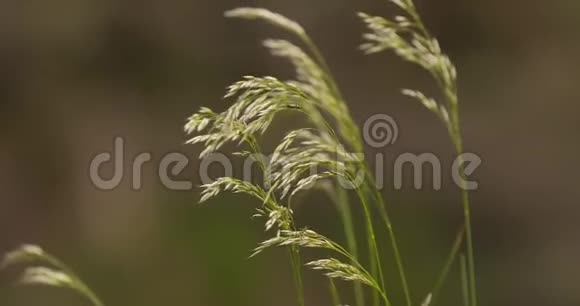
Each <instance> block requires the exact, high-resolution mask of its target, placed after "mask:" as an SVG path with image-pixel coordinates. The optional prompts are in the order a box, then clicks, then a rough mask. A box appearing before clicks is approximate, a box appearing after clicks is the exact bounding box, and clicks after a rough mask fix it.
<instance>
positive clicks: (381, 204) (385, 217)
mask: <svg viewBox="0 0 580 306" xmlns="http://www.w3.org/2000/svg"><path fill="white" fill-rule="evenodd" d="M364 167H365V168H364V169H365V176H366V180H365V182H366V184H365V185H366V186H367V188H368V189H369V190H372V191H373V193H374V196H375V199H376V201H377V202H376V203H377V210H378V211H379V214H380V215H381V219H382V221H383V223H384V225H385V226H386V228H387V232H388V234H389V239H390V241H391V248H392V250H393V254H394V256H395V263H396V266H397V270H398V272H399V278H400V279H401V285H402V287H403V293H404V295H405V302H406V304H407V306H411V305H412V302H411V293H410V290H409V285H408V282H407V275H406V273H405V267H404V265H403V260H402V258H401V252H400V251H399V244H398V242H397V235H396V234H395V230H394V229H393V224H392V222H391V218H390V217H389V214H388V211H387V206H386V204H385V201H384V199H383V196H382V195H381V194H380V193H379V191H378V190H377V189H376V188H373V187H372V186H376V184H375V180H374V178H373V177H372V174H371V172H370V170H369V168H368V165H366V164H365V165H364ZM369 185H370V186H369Z"/></svg>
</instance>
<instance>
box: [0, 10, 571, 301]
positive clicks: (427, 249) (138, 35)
mask: <svg viewBox="0 0 580 306" xmlns="http://www.w3.org/2000/svg"><path fill="white" fill-rule="evenodd" d="M417 5H418V7H419V8H420V11H421V12H422V13H423V15H424V17H425V20H426V23H427V24H428V25H429V27H430V28H431V29H432V30H433V32H434V33H435V34H436V36H438V37H439V38H440V41H441V44H442V45H443V47H444V49H446V50H447V51H448V53H449V54H450V55H451V57H452V59H453V60H454V61H455V62H456V64H457V66H458V69H459V73H460V81H459V83H460V84H459V85H460V92H461V107H462V109H461V111H462V114H461V115H462V123H463V129H464V136H465V146H466V149H467V150H468V151H471V152H475V153H477V154H479V155H480V156H482V158H483V165H482V166H481V168H480V169H479V170H478V172H477V173H476V178H477V179H478V180H479V181H480V188H479V190H478V191H476V192H475V193H473V205H474V206H473V218H474V221H473V223H474V231H475V241H476V245H475V247H476V260H477V272H478V279H479V291H480V299H481V305H506V306H507V305H579V304H580V263H579V259H578V258H580V222H579V221H578V220H579V219H580V218H579V217H580V207H578V204H580V203H579V201H578V199H579V198H580V191H579V190H580V189H579V188H578V182H579V175H578V174H579V172H580V162H579V161H578V157H579V156H580V154H579V153H580V141H579V140H580V139H579V137H578V130H579V128H580V120H579V119H578V114H579V112H580V92H579V90H578V88H579V82H580V59H579V56H578V55H579V54H580V31H579V29H580V1H577V0H554V1H505V0H487V1H460V0H439V1H427V0H418V1H417ZM238 6H263V7H267V8H269V9H272V10H275V11H278V12H280V13H282V14H284V15H286V16H288V17H290V18H292V19H295V20H297V21H298V22H300V23H301V24H302V25H303V26H304V27H305V28H306V29H307V30H308V31H309V33H310V34H311V36H312V37H313V38H314V39H315V41H316V42H317V43H318V44H319V46H320V48H321V49H322V51H323V53H324V54H325V56H326V57H327V60H328V62H329V64H330V66H331V67H332V69H333V71H334V73H335V76H336V78H337V79H338V82H339V84H340V86H341V87H342V90H343V92H344V95H345V96H346V98H347V100H348V101H349V103H350V105H351V108H352V111H353V115H354V117H355V118H356V119H357V121H358V122H360V123H361V124H362V123H364V121H365V119H366V118H368V117H369V116H371V115H373V114H375V113H387V114H389V115H391V116H392V117H394V118H396V120H397V122H398V124H399V129H400V136H399V141H398V142H397V143H396V144H395V145H393V146H391V147H388V148H387V149H386V150H385V151H384V153H386V154H387V155H388V156H389V158H391V157H392V156H396V155H397V154H398V153H402V152H414V153H420V152H434V153H436V154H438V155H439V156H442V158H443V159H444V160H447V161H449V160H450V159H451V157H452V150H451V144H450V143H449V141H448V139H447V136H446V134H445V130H444V128H443V127H442V126H441V125H440V123H439V122H438V121H437V120H436V119H435V118H434V117H433V116H432V115H431V114H430V113H428V112H427V111H425V110H424V109H423V108H422V107H421V106H420V105H418V104H417V103H414V102H412V101H408V100H407V99H405V98H403V97H401V96H400V95H399V94H398V92H399V90H398V89H399V88H401V87H411V88H424V89H426V91H427V92H435V91H434V89H435V87H434V84H432V82H431V80H430V79H429V78H428V76H427V75H426V74H425V73H424V72H423V71H421V70H419V69H417V68H415V67H413V66H411V65H409V64H406V63H403V62H401V61H400V60H399V59H397V58H396V57H394V56H392V55H388V54H380V55H374V56H363V55H362V54H361V53H360V52H359V51H358V50H357V46H358V44H359V43H360V42H361V40H362V39H361V33H362V32H363V30H364V27H363V26H362V24H361V22H360V21H359V20H358V19H357V17H356V15H355V13H356V12H357V11H366V12H368V13H371V14H380V15H392V14H393V13H394V12H395V9H394V8H393V7H392V6H390V5H387V4H386V1H380V0H362V1H345V0H333V1H330V0H325V1H306V0H294V1H281V0H272V1H202V0H193V1H176V0H144V1H129V0H116V1H113V0H53V1H41V0H27V1H10V0H3V1H1V2H0V67H1V68H0V69H1V72H0V136H1V140H2V142H1V144H0V169H1V170H0V209H1V213H0V252H2V253H4V252H5V251H8V250H9V249H11V248H14V247H15V246H18V245H19V244H21V243H25V242H27V243H37V244H40V245H42V246H43V247H44V248H46V249H47V250H49V251H50V252H52V253H54V254H56V255H58V256H59V257H61V258H62V259H63V260H64V261H65V262H67V263H69V264H70V265H71V266H72V267H74V268H75V269H76V270H77V271H78V272H79V274H80V275H82V276H83V277H84V278H85V280H86V281H87V282H88V283H89V284H90V285H91V286H92V287H93V289H94V290H95V291H96V292H97V293H99V295H100V296H101V297H102V299H103V300H104V301H105V302H106V304H107V305H108V306H117V305H118V306H121V305H123V306H127V305H140V306H149V305H175V306H178V305H191V306H195V305H215V306H220V305H224V306H225V305H237V306H244V305H248V306H250V305H251V306H261V305H264V306H266V305H279V306H286V305H288V306H289V305H295V303H294V295H293V288H292V280H291V274H290V271H289V265H288V261H287V258H286V254H285V252H283V251H269V252H267V253H265V254H264V255H262V256H260V257H258V258H256V259H251V260H248V259H247V256H248V255H249V254H250V249H252V248H253V247H254V246H255V245H256V243H257V242H258V241H261V240H262V239H264V238H265V237H267V234H265V233H264V232H263V225H262V223H261V221H259V220H257V221H253V220H250V218H249V217H250V215H251V214H253V209H254V207H255V203H254V202H253V201H251V200H249V199H247V198H245V197H240V196H232V195H224V196H222V197H220V198H218V199H217V200H214V201H212V202H211V203H208V204H206V205H203V206H198V205H196V204H195V203H197V200H198V198H199V192H198V191H197V189H196V190H193V191H181V192H180V191H169V190H167V189H166V188H165V187H163V185H162V184H161V182H160V180H159V178H158V175H157V171H158V170H157V168H156V165H158V162H159V160H160V159H161V158H162V157H163V156H164V154H166V153H168V152H182V153H184V154H186V155H188V156H190V157H191V158H192V163H191V164H190V165H189V166H188V168H187V171H185V174H184V175H182V176H181V178H183V179H186V180H189V181H192V182H194V183H195V184H198V183H199V181H198V179H197V178H196V177H197V174H196V173H197V172H196V170H197V166H198V162H197V160H196V158H195V157H196V156H197V155H198V154H199V151H200V148H199V147H194V146H186V145H183V143H184V141H185V140H186V139H187V138H186V136H185V135H184V133H183V132H182V126H183V124H184V122H185V118H186V117H187V116H189V115H190V114H191V113H193V112H194V111H196V110H197V109H198V108H199V107H200V106H202V105H207V106H210V107H212V108H213V109H215V110H223V109H225V108H226V107H227V105H228V103H229V102H228V101H224V100H222V99H221V96H222V94H223V93H224V88H225V86H226V85H228V84H230V83H232V82H234V81H236V80H237V79H239V77H240V76H242V75H247V74H253V75H259V76H261V75H276V76H280V77H282V78H288V77H290V76H291V75H292V74H291V73H292V71H291V67H289V65H288V64H287V63H285V62H284V61H281V60H279V59H272V58H271V57H270V56H269V55H268V53H267V52H266V51H265V50H264V49H263V48H262V47H261V46H260V41H261V40H262V39H264V38H267V37H272V36H275V37H287V36H285V34H283V33H280V32H278V31H276V30H273V29H271V27H269V26H268V25H266V24H264V23H255V22H247V21H239V20H226V19H225V18H223V11H224V10H226V9H230V8H234V7H238ZM300 125H301V124H300V122H297V120H295V119H294V118H288V117H286V118H284V117H281V118H279V119H278V120H277V121H276V123H275V125H274V132H273V133H269V134H268V135H267V136H266V138H265V139H264V140H265V142H266V143H268V144H273V143H275V141H277V140H278V139H279V137H280V135H282V132H284V131H285V130H288V129H289V128H291V127H296V126H300ZM116 136H122V137H124V139H125V141H126V147H125V149H126V152H125V166H124V167H125V170H126V171H125V177H124V180H123V181H122V184H121V185H120V186H119V187H118V188H116V189H115V190H113V191H101V190H98V189H97V188H95V187H94V186H93V185H92V184H91V181H90V179H89V170H88V169H89V162H90V160H91V159H92V158H93V157H94V156H95V155H96V154H98V153H101V152H105V151H111V150H112V146H113V140H114V137H116ZM141 152H150V153H151V154H152V155H153V162H152V163H149V164H146V165H145V167H144V170H143V171H144V172H143V177H144V178H143V188H142V189H141V190H138V191H134V190H132V189H131V180H130V176H131V175H130V174H131V168H132V167H131V161H132V159H133V157H134V156H136V155H137V154H139V153H141ZM369 153H376V151H373V150H370V149H369ZM387 165H388V163H387ZM110 170H111V169H105V171H104V174H103V175H104V176H105V175H106V174H107V173H109V174H110ZM107 171H108V172H107ZM444 173H446V172H444ZM447 173H448V172H447ZM409 174H410V173H409ZM387 182H391V183H392V181H389V180H388V179H387ZM449 182H450V179H449V178H446V184H445V185H444V189H443V190H442V191H439V192H434V191H429V190H423V191H415V190H413V189H412V188H405V189H403V190H401V191H392V190H391V191H388V190H387V191H388V194H387V198H388V199H389V202H390V203H391V204H390V210H391V211H392V215H393V218H394V223H395V226H396V228H397V231H398V233H399V235H400V241H401V245H402V250H401V251H402V253H403V255H404V257H405V263H406V266H407V267H408V269H409V270H410V271H411V275H410V276H411V277H410V278H411V280H410V282H411V287H412V288H413V289H414V295H415V296H416V299H419V298H420V297H421V296H424V295H425V294H426V293H427V292H428V290H429V288H430V284H431V283H432V282H433V281H434V279H435V276H436V272H437V271H438V268H439V267H440V265H441V264H442V263H443V260H444V258H445V256H446V254H447V252H448V249H449V247H450V245H451V242H452V240H453V237H454V235H455V230H456V229H457V227H458V226H459V224H460V223H461V216H462V213H461V208H460V204H459V193H458V190H457V188H456V187H454V186H453V185H452V184H449ZM353 207H354V209H355V210H356V212H357V213H360V209H359V207H358V205H356V202H353ZM296 213H297V218H298V222H299V224H300V225H308V226H309V227H311V228H314V229H317V230H319V231H321V232H324V233H325V234H327V235H329V236H331V237H334V238H336V240H338V241H344V239H343V237H342V234H341V229H340V222H339V218H338V216H337V214H336V212H335V210H334V208H333V207H332V205H331V204H330V203H329V201H328V200H327V199H326V198H325V197H324V195H323V194H321V193H316V192H314V193H312V194H308V195H304V196H303V197H301V199H300V203H299V204H297V206H296ZM383 246H384V247H385V246H386V244H384V245H383ZM385 254H389V250H388V249H386V247H385ZM309 256H311V254H309V253H308V254H307V257H309ZM386 273H387V275H388V279H390V280H392V281H391V282H390V283H391V284H392V286H393V290H394V291H395V292H398V290H399V288H398V287H397V285H396V282H395V281H396V276H395V275H393V269H390V270H389V271H386ZM453 273H454V274H453V276H452V277H451V278H450V279H449V282H448V284H447V285H446V287H445V290H444V293H445V296H444V303H443V304H447V305H460V290H459V288H460V287H459V280H458V277H457V270H454V271H453ZM13 277H14V275H13V274H12V273H10V272H4V273H0V288H2V289H0V305H9V306H21V305H22V306H23V305H45V306H50V305H87V303H86V302H85V301H84V300H82V299H80V298H79V297H77V296H76V295H74V294H71V293H69V292H63V291H59V290H54V289H47V288H14V287H12V285H11V279H12V278H13ZM306 277H307V280H306V286H307V288H306V295H307V305H330V301H329V298H328V294H327V293H328V291H327V284H326V283H325V281H324V279H323V278H322V277H320V276H319V275H318V274H317V273H314V272H306ZM341 289H343V290H344V292H345V294H346V295H348V294H349V292H350V290H349V289H348V287H341ZM443 304H442V305H443Z"/></svg>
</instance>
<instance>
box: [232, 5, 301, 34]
mask: <svg viewBox="0 0 580 306" xmlns="http://www.w3.org/2000/svg"><path fill="white" fill-rule="evenodd" d="M224 15H225V16H226V17H230V18H243V19H257V20H263V21H266V22H268V23H270V24H272V25H275V26H277V27H280V28H283V29H285V30H287V31H290V32H293V33H295V34H297V35H304V29H303V28H302V27H301V26H300V25H299V24H298V23H296V22H294V21H292V20H290V19H288V18H286V17H284V16H282V15H280V14H277V13H274V12H271V11H269V10H267V9H264V8H253V7H241V8H236V9H233V10H229V11H227V12H225V14H224Z"/></svg>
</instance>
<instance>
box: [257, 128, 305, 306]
mask: <svg viewBox="0 0 580 306" xmlns="http://www.w3.org/2000/svg"><path fill="white" fill-rule="evenodd" d="M247 143H248V145H249V146H250V148H251V149H252V151H253V152H254V153H255V155H256V156H257V157H258V163H259V165H260V168H261V169H262V172H263V173H264V177H265V180H266V182H267V183H268V184H270V177H269V176H268V171H269V170H268V165H267V164H266V161H265V160H264V158H263V156H262V154H261V153H262V150H261V149H260V145H259V143H258V141H257V140H256V138H255V137H249V138H248V140H247ZM271 198H272V199H271V201H273V202H274V204H275V205H280V204H279V203H278V202H277V201H276V199H275V197H271ZM293 226H294V220H293V219H291V227H293ZM289 229H290V228H283V230H289ZM294 230H295V229H294ZM288 253H289V255H290V265H291V268H292V275H293V276H294V286H295V287H296V300H297V302H298V306H304V305H305V302H304V284H303V281H302V263H301V258H300V249H299V248H297V247H294V246H291V247H289V248H288Z"/></svg>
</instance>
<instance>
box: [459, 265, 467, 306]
mask: <svg viewBox="0 0 580 306" xmlns="http://www.w3.org/2000/svg"><path fill="white" fill-rule="evenodd" d="M459 259H460V260H459V265H460V268H461V296H462V298H463V299H462V300H463V306H469V284H468V283H469V280H468V276H467V263H466V260H465V255H464V254H461V255H460V257H459Z"/></svg>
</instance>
